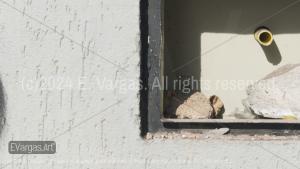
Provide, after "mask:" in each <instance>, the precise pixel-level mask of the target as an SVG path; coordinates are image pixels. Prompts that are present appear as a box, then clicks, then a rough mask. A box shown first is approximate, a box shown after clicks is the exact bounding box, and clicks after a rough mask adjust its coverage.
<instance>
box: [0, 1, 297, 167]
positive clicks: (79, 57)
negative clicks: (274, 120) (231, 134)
mask: <svg viewBox="0 0 300 169" xmlns="http://www.w3.org/2000/svg"><path fill="white" fill-rule="evenodd" d="M4 2H7V3H8V4H9V5H11V6H8V5H7V4H6V3H4ZM18 10H20V11H24V13H25V14H26V15H24V14H22V13H20V12H18ZM27 15H28V16H27ZM29 16H30V17H29ZM33 18H35V19H33ZM37 21H38V22H37ZM0 25H1V26H0V27H1V31H0V37H1V38H0V58H1V64H0V73H1V79H2V81H3V83H4V87H5V92H6V94H7V98H8V100H7V103H8V105H7V112H6V113H7V124H6V126H5V128H4V131H3V133H2V135H1V139H0V168H5V169H13V168H14V169H16V168H18V169H41V168H42V169H68V168H71V169H87V168H89V169H92V168H93V169H100V168H103V169H108V168H111V169H115V168H122V169H125V168H128V169H132V168H136V169H140V168H157V169H160V168H174V169H180V168H214V169H215V168H221V169H227V168H228V169H229V168H249V169H254V168H264V169H265V168H270V169H271V168H272V169H273V168H296V167H295V166H293V165H296V166H300V162H299V159H300V153H299V152H300V151H299V150H300V147H299V142H298V141H293V140H290V141H284V142H282V141H275V142H274V141H273V142H272V141H266V142H254V141H250V140H249V141H229V140H227V141H226V140H215V141H214V140H209V141H206V140H182V139H176V140H150V141H145V140H142V139H141V138H140V136H139V105H138V103H139V97H138V90H136V89H135V90H130V91H126V92H121V91H120V90H98V89H97V88H96V87H95V86H90V87H88V84H90V83H92V81H93V79H94V78H107V79H117V80H121V79H132V80H133V82H135V84H138V79H139V58H140V57H139V2H138V0H102V1H96V0H95V1H92V0H89V1H87V0H73V1H71V0H65V1H58V0H57V1H55V0H50V1H49V0H48V1H46V0H28V1H18V0H16V1H2V0H1V1H0ZM55 27H56V30H57V32H54V31H53V30H51V29H52V28H55ZM62 32H63V33H64V34H65V37H64V38H63V37H62V35H61V34H60V33H62ZM67 37H68V38H67ZM70 39H73V41H74V42H73V43H72V42H71V41H70ZM75 42H78V43H79V44H81V43H83V46H89V47H90V51H89V52H88V50H86V48H84V49H82V47H81V45H78V44H77V43H75ZM89 44H90V45H89ZM92 51H93V52H92ZM95 53H97V54H99V55H96V54H95ZM101 57H105V58H106V59H108V60H110V61H111V62H113V63H116V64H117V65H118V64H120V65H121V66H122V67H124V68H125V69H126V70H127V71H126V72H124V71H121V70H120V68H118V67H116V66H114V65H112V64H111V63H108V62H107V61H105V60H104V59H103V58H101ZM45 77H46V78H49V77H55V78H57V77H65V78H69V79H71V81H74V82H73V83H74V84H78V79H79V78H80V77H83V80H84V81H85V85H84V86H81V87H78V86H77V85H75V86H72V87H71V89H70V86H67V87H63V88H62V89H61V90H58V89H57V87H56V88H54V89H51V88H50V87H49V86H48V90H44V89H43V86H39V85H37V86H35V87H34V88H29V89H28V88H25V90H24V89H23V88H22V81H23V82H24V80H23V79H24V78H25V82H27V81H26V80H33V82H36V81H37V82H39V81H40V80H41V79H42V78H45ZM30 82H31V81H29V86H32V85H31V84H32V83H30ZM87 83H88V84H87ZM25 84H27V83H25ZM33 84H35V83H33ZM85 87H86V88H85ZM124 98H125V99H124ZM118 99H120V102H119V104H116V103H117V101H118ZM40 139H42V140H54V141H56V143H57V153H56V154H55V155H25V156H22V155H10V154H8V147H7V146H8V142H9V141H10V140H40ZM273 153H275V154H276V155H274V154H273ZM285 159H286V160H285Z"/></svg>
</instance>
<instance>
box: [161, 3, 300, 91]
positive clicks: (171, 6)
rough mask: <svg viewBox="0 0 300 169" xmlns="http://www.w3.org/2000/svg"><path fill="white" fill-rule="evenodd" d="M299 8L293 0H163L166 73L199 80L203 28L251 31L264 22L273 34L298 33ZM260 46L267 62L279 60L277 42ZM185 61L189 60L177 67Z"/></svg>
mask: <svg viewBox="0 0 300 169" xmlns="http://www.w3.org/2000/svg"><path fill="white" fill-rule="evenodd" d="M293 3H294V4H293ZM290 4H293V5H290ZM287 7H288V8H287ZM283 9H284V10H283ZM299 9H300V2H299V3H295V0H252V1H249V0H227V1H222V0H188V1H182V0H165V11H164V15H165V17H164V27H165V32H164V35H165V36H164V39H165V46H164V48H165V55H164V57H165V65H164V71H165V74H166V75H168V76H169V77H170V79H175V78H176V77H178V76H180V75H191V76H194V77H195V78H196V79H199V80H200V74H201V66H200V65H201V57H200V55H201V49H200V48H201V39H200V37H201V34H202V33H204V32H211V33H234V34H253V33H254V31H255V30H256V29H257V28H258V27H260V26H266V27H268V28H269V29H270V30H271V31H272V32H273V34H274V35H276V34H281V33H285V34H289V33H300V20H299V17H298V16H299V13H300V12H299V11H300V10H299ZM275 41H276V39H275ZM262 50H263V51H264V53H265V55H266V61H267V62H269V63H270V64H272V65H278V64H279V63H280V62H281V58H282V57H281V54H280V51H279V48H278V47H277V45H276V42H275V43H273V44H272V46H271V47H268V48H265V47H262ZM202 54H203V53H202ZM191 60H192V62H190V61H191ZM189 62H190V63H189ZM184 63H189V64H188V65H187V66H184V67H181V68H180V69H177V70H176V68H178V67H180V66H181V65H182V64H184ZM175 70H176V71H175ZM170 87H172V86H170ZM199 88H200V89H201V86H199Z"/></svg>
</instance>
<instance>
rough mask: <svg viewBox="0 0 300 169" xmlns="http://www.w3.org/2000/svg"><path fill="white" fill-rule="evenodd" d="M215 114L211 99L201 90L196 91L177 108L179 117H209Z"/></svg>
mask: <svg viewBox="0 0 300 169" xmlns="http://www.w3.org/2000/svg"><path fill="white" fill-rule="evenodd" d="M212 115H213V108H212V106H211V105H210V102H209V99H208V98H207V97H206V96H205V95H204V94H202V93H200V92H195V93H194V94H192V95H191V96H190V97H188V98H187V99H186V100H185V101H184V102H183V103H182V104H181V105H179V107H178V108H177V109H176V116H177V118H179V119H184V118H187V119H208V118H211V117H212Z"/></svg>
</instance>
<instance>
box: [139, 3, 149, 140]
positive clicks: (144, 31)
mask: <svg viewBox="0 0 300 169" xmlns="http://www.w3.org/2000/svg"><path fill="white" fill-rule="evenodd" d="M148 26H149V25H148V0H140V32H141V36H140V42H141V46H140V47H141V50H140V57H141V58H140V79H141V85H142V88H141V90H140V117H141V124H140V130H141V136H142V137H144V136H145V135H146V134H147V132H148V88H147V87H148V77H149V72H148V59H147V58H148V48H149V44H148V34H149V28H148Z"/></svg>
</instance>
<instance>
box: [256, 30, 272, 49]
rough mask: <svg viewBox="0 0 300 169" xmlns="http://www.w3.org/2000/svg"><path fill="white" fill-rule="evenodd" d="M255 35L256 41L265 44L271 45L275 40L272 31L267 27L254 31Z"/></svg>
mask: <svg viewBox="0 0 300 169" xmlns="http://www.w3.org/2000/svg"><path fill="white" fill-rule="evenodd" d="M254 37H255V39H256V41H257V42H258V43H259V44H261V45H263V46H270V45H271V44H272V42H273V41H274V39H273V34H272V32H271V31H270V30H269V29H267V28H259V29H257V30H256V31H255V33H254Z"/></svg>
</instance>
